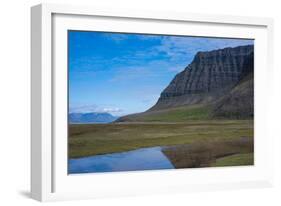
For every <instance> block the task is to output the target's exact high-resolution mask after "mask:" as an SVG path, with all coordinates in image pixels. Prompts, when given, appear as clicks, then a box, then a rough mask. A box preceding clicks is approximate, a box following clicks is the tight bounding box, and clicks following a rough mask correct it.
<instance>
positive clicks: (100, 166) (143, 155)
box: [68, 147, 174, 174]
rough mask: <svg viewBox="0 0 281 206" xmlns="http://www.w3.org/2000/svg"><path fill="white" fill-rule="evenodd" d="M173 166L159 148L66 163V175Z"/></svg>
mask: <svg viewBox="0 0 281 206" xmlns="http://www.w3.org/2000/svg"><path fill="white" fill-rule="evenodd" d="M172 168H174V166H173V165H172V164H171V162H170V161H169V160H168V159H167V157H166V156H165V155H164V154H163V153H162V151H161V147H149V148H142V149H137V150H132V151H128V152H120V153H112V154H105V155H95V156H89V157H83V158H78V159H70V160H69V161H68V173H69V174H77V173H92V172H117V171H137V170H157V169H172Z"/></svg>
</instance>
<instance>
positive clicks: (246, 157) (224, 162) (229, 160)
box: [211, 153, 254, 167]
mask: <svg viewBox="0 0 281 206" xmlns="http://www.w3.org/2000/svg"><path fill="white" fill-rule="evenodd" d="M253 164H254V154H253V153H246V154H235V155H230V156H227V157H223V158H219V159H217V160H216V161H215V162H214V163H212V164H211V166H212V167H221V166H236V165H240V166H242V165H253Z"/></svg>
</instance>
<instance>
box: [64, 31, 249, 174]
mask: <svg viewBox="0 0 281 206" xmlns="http://www.w3.org/2000/svg"><path fill="white" fill-rule="evenodd" d="M251 165H254V40H253V39H242V38H239V39H238V38H236V39H235V38H223V37H204V36H176V35H163V34H161V35H156V34H134V33H113V32H96V31H76V30H69V31H68V174H81V173H100V172H124V171H146V170H161V169H187V168H206V167H227V166H228V167H229V166H240V167H241V166H251Z"/></svg>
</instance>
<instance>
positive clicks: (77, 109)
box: [69, 104, 123, 116]
mask: <svg viewBox="0 0 281 206" xmlns="http://www.w3.org/2000/svg"><path fill="white" fill-rule="evenodd" d="M69 112H70V113H91V112H97V113H104V112H105V113H110V114H112V115H115V116H118V115H119V114H120V113H122V112H123V110H122V109H120V108H118V107H114V106H110V105H101V106H98V105H95V104H92V105H81V106H74V107H73V106H70V108H69Z"/></svg>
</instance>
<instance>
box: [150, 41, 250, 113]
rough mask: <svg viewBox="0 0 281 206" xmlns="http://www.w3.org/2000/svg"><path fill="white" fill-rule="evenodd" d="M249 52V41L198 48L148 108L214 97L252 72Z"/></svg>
mask: <svg viewBox="0 0 281 206" xmlns="http://www.w3.org/2000/svg"><path fill="white" fill-rule="evenodd" d="M253 52H254V47H253V46H252V45H248V46H239V47H235V48H224V49H219V50H214V51H209V52H198V53H197V54H196V55H195V57H194V59H193V61H192V62H191V64H189V65H188V66H187V67H186V68H185V69H184V70H183V71H182V72H180V73H179V74H177V75H176V76H175V77H174V79H173V80H172V81H171V83H170V84H169V85H168V86H167V87H166V89H164V91H163V92H162V93H161V95H160V98H159V99H158V101H157V103H156V104H155V105H154V106H153V107H152V108H151V109H150V110H159V109H164V108H169V107H173V106H181V105H189V104H198V103H209V102H212V101H214V100H216V99H217V98H219V97H221V96H222V95H223V94H225V93H226V92H228V91H230V89H232V88H233V87H234V86H235V85H237V84H238V83H239V81H241V79H243V78H244V77H245V76H247V75H248V74H249V73H250V72H253Z"/></svg>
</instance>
